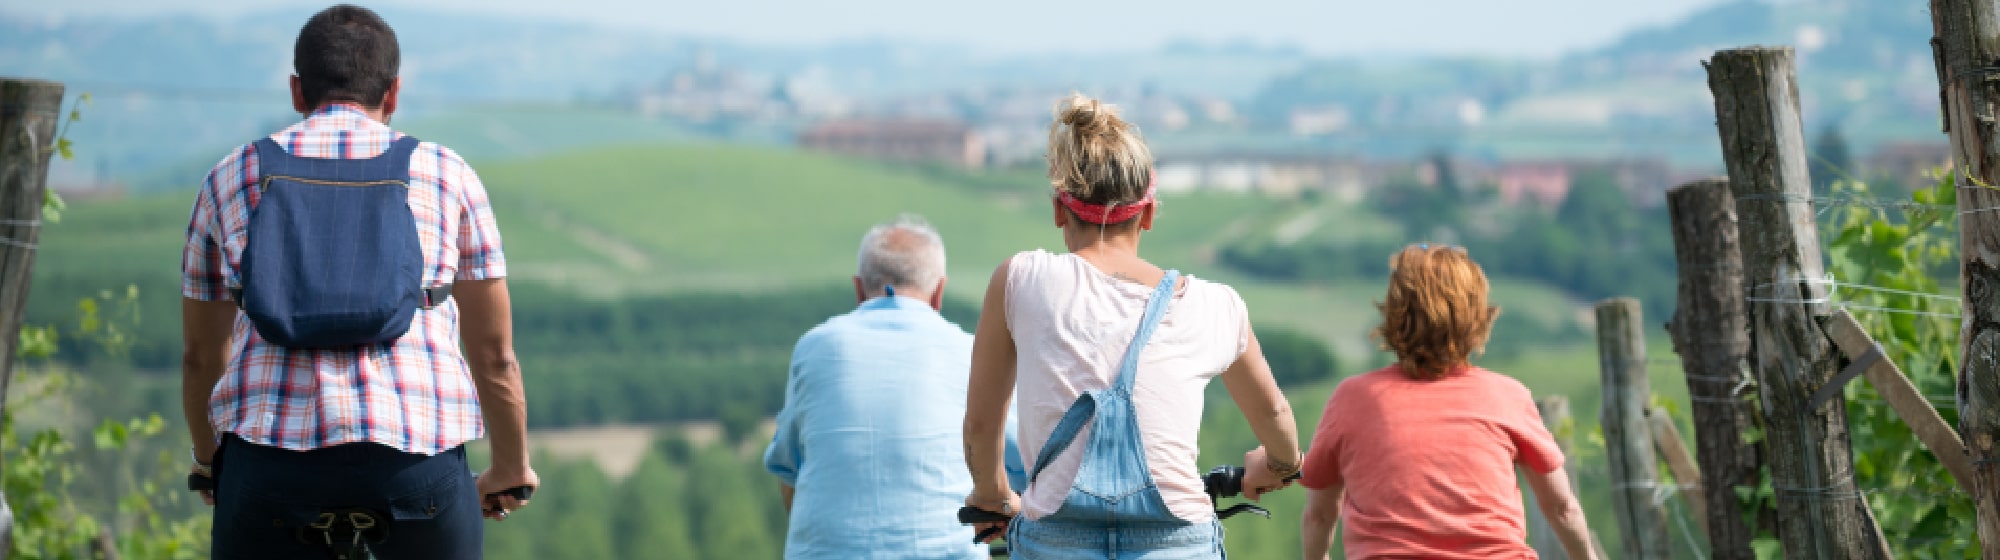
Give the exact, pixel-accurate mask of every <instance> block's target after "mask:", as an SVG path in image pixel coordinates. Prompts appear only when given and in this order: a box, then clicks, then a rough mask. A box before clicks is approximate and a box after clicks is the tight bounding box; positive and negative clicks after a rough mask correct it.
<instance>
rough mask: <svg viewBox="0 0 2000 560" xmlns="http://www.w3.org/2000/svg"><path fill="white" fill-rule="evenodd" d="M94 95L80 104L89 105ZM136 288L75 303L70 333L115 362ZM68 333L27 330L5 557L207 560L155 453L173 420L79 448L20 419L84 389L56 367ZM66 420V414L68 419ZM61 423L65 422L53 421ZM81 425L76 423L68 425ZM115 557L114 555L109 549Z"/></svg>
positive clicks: (187, 507) (10, 463)
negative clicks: (26, 409)
mask: <svg viewBox="0 0 2000 560" xmlns="http://www.w3.org/2000/svg"><path fill="white" fill-rule="evenodd" d="M89 101H90V95H89V94H84V95H82V96H81V97H79V98H78V100H77V103H78V104H85V103H89ZM82 118H83V117H82V113H81V111H79V110H77V109H76V108H74V107H72V109H71V110H70V114H69V119H68V121H67V122H65V123H64V126H63V130H62V133H61V134H58V135H57V136H58V138H57V140H56V152H57V153H56V155H59V156H61V157H62V158H63V159H72V158H74V157H75V155H74V152H73V149H74V148H73V146H72V145H71V143H70V141H69V139H68V138H67V136H68V130H69V125H70V124H73V123H75V122H77V121H79V120H82ZM63 209H64V205H63V201H62V198H61V197H59V196H56V194H55V192H54V191H44V195H43V197H42V209H41V210H42V212H41V213H42V221H43V223H45V224H54V223H56V222H58V221H60V220H61V218H62V212H63ZM138 304H139V289H138V286H126V288H125V290H124V291H123V293H117V292H113V291H110V290H106V291H104V292H102V293H100V294H98V296H97V297H95V298H85V299H82V300H79V301H78V303H77V321H76V323H75V324H74V325H73V326H71V328H69V329H68V331H69V332H68V334H69V335H71V336H74V337H77V339H79V340H81V341H84V342H86V343H89V344H90V345H91V346H93V347H94V348H95V349H96V350H98V351H100V352H103V353H105V354H106V355H109V356H114V357H116V356H123V355H125V354H126V353H127V352H129V351H130V350H131V346H132V342H133V340H134V338H133V335H132V333H133V332H135V329H134V327H136V326H137V325H138V323H139V321H140V319H141V318H140V316H139V305H138ZM61 336H62V329H61V328H60V327H58V326H56V325H25V326H23V327H22V329H21V333H20V338H19V341H20V344H19V345H17V346H16V348H17V352H18V355H16V356H0V359H18V360H19V363H20V365H23V366H30V367H21V368H16V373H15V377H16V378H17V379H16V380H15V382H14V383H11V384H10V385H11V386H12V387H13V388H14V389H15V391H14V394H12V395H7V396H8V401H9V403H8V404H9V406H7V407H5V412H4V413H0V462H4V465H0V491H4V495H5V497H6V500H7V505H8V507H9V509H11V510H12V513H13V515H14V526H13V534H12V535H11V537H12V538H11V539H10V541H11V542H10V549H9V550H6V551H4V552H5V553H7V557H11V558H19V559H24V560H45V559H46V560H84V559H94V558H100V557H102V553H103V552H111V551H115V552H116V553H117V554H118V555H119V557H121V558H147V559H154V558H160V559H176V560H179V559H188V560H192V559H196V558H206V557H207V556H208V554H207V551H206V544H207V542H208V528H209V518H208V516H207V515H204V514H202V513H199V512H200V510H199V509H198V508H199V507H200V506H199V505H197V504H195V503H194V498H193V497H192V496H191V495H189V494H187V493H186V492H181V491H179V488H178V481H179V476H180V475H181V474H182V473H184V472H186V471H185V470H184V469H185V468H186V465H185V462H184V459H182V457H181V455H180V454H176V453H174V452H172V451H158V452H156V453H148V452H146V451H143V450H144V449H147V448H148V447H149V446H148V445H147V444H149V443H156V444H162V445H154V446H151V447H153V448H160V447H162V446H164V448H166V449H179V448H180V447H179V446H177V445H166V444H164V442H161V441H159V440H162V439H167V438H166V437H163V436H164V435H165V430H166V422H165V421H164V420H162V419H161V418H160V416H159V415H158V414H153V415H149V416H147V417H145V418H136V419H131V420H126V421H122V422H120V421H116V420H110V419H105V420H102V421H101V422H100V423H98V424H97V426H96V427H95V428H94V429H92V430H90V438H89V441H88V442H87V445H86V446H82V447H80V446H79V444H78V443H77V442H75V441H72V438H71V437H70V436H69V435H66V434H65V433H64V429H63V426H62V425H61V424H63V423H64V422H62V421H60V420H58V421H49V420H44V421H45V422H49V423H51V424H55V425H52V426H44V427H38V428H34V429H28V428H25V427H24V426H23V424H22V423H21V422H18V421H17V418H16V417H15V415H16V414H17V411H19V410H21V409H22V408H23V407H24V406H36V407H43V408H47V407H49V406H51V405H50V403H72V402H74V401H75V400H76V399H77V395H76V392H77V389H79V388H80V386H81V385H83V384H84V382H83V381H82V378H81V377H80V376H78V375H77V374H75V373H73V372H70V371H66V370H64V369H62V368H58V367H56V366H54V365H53V364H50V363H49V361H48V359H49V357H50V356H52V355H54V354H55V352H56V350H57V343H58V342H59V339H60V338H61ZM64 412H71V411H64ZM52 416H57V417H64V416H71V415H70V414H56V415H52ZM69 423H71V424H74V422H69ZM105 549H109V550H105Z"/></svg>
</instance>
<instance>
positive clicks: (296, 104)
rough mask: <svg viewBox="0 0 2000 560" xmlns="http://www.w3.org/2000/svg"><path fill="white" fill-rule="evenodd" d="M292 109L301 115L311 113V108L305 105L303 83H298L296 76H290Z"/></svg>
mask: <svg viewBox="0 0 2000 560" xmlns="http://www.w3.org/2000/svg"><path fill="white" fill-rule="evenodd" d="M292 110H293V111H297V112H298V113H299V114H301V115H310V114H312V110H313V108H312V107H311V106H308V105H306V89H305V85H304V84H301V83H299V77H298V76H292Z"/></svg>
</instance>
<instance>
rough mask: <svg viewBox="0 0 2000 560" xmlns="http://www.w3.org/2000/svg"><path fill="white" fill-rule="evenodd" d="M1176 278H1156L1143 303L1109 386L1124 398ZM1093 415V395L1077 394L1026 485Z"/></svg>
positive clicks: (1128, 394) (1163, 313) (1163, 314)
mask: <svg viewBox="0 0 2000 560" xmlns="http://www.w3.org/2000/svg"><path fill="white" fill-rule="evenodd" d="M1180 277H1181V273H1180V271H1178V270H1169V271H1167V275H1166V277H1165V278H1161V279H1160V285H1159V286H1158V287H1156V288H1154V289H1153V295H1152V299H1150V300H1148V301H1147V302H1146V315H1145V317H1143V318H1141V319H1139V332H1138V333H1135V334H1133V335H1132V345H1131V346H1130V347H1127V348H1126V349H1125V359H1124V361H1122V362H1119V364H1118V379H1117V380H1116V381H1113V382H1112V385H1111V386H1112V390H1114V391H1117V392H1118V394H1120V395H1124V396H1125V397H1126V398H1130V397H1131V395H1132V385H1133V384H1134V383H1135V382H1136V381H1135V380H1136V379H1137V377H1138V376H1137V373H1138V370H1139V351H1141V350H1144V349H1145V348H1146V343H1147V342H1149V341H1151V340H1152V338H1153V331H1154V330H1156V329H1157V328H1158V327H1159V326H1160V320H1161V319H1163V318H1165V317H1166V316H1167V306H1168V305H1169V304H1171V303H1173V300H1174V287H1175V286H1178V285H1180ZM1096 416H1097V395H1096V393H1094V392H1085V393H1084V394H1082V395H1079V396H1078V397H1077V398H1076V403H1075V404H1071V405H1070V407H1069V411H1068V412H1064V413H1063V417H1062V420H1061V421H1059V422H1056V429H1055V430H1054V431H1052V432H1049V441H1048V443H1046V444H1043V445H1042V451H1041V452H1040V453H1036V454H1035V468H1034V471H1032V472H1030V473H1028V483H1029V484H1034V482H1035V479H1036V478H1038V477H1040V476H1041V475H1042V469H1044V468H1047V467H1048V466H1049V462H1050V461H1054V460H1055V458H1056V454H1058V453H1062V452H1063V450H1064V449H1068V448H1069V444H1070V443H1071V442H1074V441H1076V434H1077V432H1079V431H1082V430H1083V424H1084V423H1085V422H1089V421H1090V419H1091V418H1093V417H1096Z"/></svg>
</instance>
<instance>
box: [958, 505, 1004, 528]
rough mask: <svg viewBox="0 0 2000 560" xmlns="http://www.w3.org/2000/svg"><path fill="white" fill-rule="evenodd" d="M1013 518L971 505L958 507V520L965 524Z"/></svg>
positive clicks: (994, 521) (1002, 521) (997, 521)
mask: <svg viewBox="0 0 2000 560" xmlns="http://www.w3.org/2000/svg"><path fill="white" fill-rule="evenodd" d="M1013 520H1014V518H1012V517H1008V516H1005V515H1000V514H998V513H994V512H991V511H986V510H983V509H979V508H976V507H972V506H965V507H962V508H958V522H959V523H964V524H966V525H971V524H974V523H1006V522H1008V521H1013Z"/></svg>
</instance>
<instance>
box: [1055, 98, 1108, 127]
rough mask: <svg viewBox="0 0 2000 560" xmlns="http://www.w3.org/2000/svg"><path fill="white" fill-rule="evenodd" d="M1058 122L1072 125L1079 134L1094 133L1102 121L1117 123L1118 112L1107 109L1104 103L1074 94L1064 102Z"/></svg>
mask: <svg viewBox="0 0 2000 560" xmlns="http://www.w3.org/2000/svg"><path fill="white" fill-rule="evenodd" d="M1106 117H1109V118H1106ZM1057 120H1059V121H1062V123H1063V124H1066V125H1070V126H1071V127H1073V128H1075V129H1076V131H1077V132H1085V131H1092V132H1094V131H1095V130H1093V129H1096V128H1097V127H1098V123H1099V122H1100V121H1105V120H1108V121H1112V122H1116V121H1117V120H1118V110H1117V109H1116V108H1106V107H1105V106H1104V102H1102V101H1098V100H1096V99H1091V98H1089V97H1084V96H1083V94H1081V93H1072V94H1070V95H1069V98H1068V99H1064V100H1063V103H1062V106H1061V108H1060V114H1059V115H1057Z"/></svg>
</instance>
